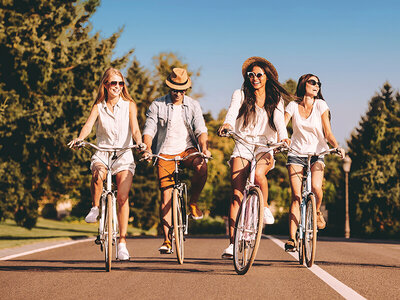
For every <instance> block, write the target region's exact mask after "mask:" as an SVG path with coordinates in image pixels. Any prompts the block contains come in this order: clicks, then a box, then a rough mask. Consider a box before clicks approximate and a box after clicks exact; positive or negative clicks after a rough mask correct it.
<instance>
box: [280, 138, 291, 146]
mask: <svg viewBox="0 0 400 300" xmlns="http://www.w3.org/2000/svg"><path fill="white" fill-rule="evenodd" d="M281 142H284V143H286V145H287V146H288V147H290V144H291V143H292V141H291V140H290V139H282V140H281Z"/></svg>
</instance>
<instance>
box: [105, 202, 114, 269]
mask: <svg viewBox="0 0 400 300" xmlns="http://www.w3.org/2000/svg"><path fill="white" fill-rule="evenodd" d="M105 218H106V224H105V228H104V232H105V241H104V249H105V251H104V253H105V261H106V271H107V272H110V271H111V261H112V241H113V227H112V223H113V209H112V196H111V194H108V195H107V205H106V214H105Z"/></svg>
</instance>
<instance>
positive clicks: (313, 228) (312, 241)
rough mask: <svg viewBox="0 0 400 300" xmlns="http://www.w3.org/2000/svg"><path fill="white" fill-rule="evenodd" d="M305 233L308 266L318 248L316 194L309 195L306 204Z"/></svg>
mask: <svg viewBox="0 0 400 300" xmlns="http://www.w3.org/2000/svg"><path fill="white" fill-rule="evenodd" d="M305 229H306V230H305V233H304V257H305V260H306V264H307V267H311V266H312V265H313V263H314V259H315V252H316V250H317V208H316V202H315V196H314V195H313V194H310V195H308V198H307V204H306V224H305Z"/></svg>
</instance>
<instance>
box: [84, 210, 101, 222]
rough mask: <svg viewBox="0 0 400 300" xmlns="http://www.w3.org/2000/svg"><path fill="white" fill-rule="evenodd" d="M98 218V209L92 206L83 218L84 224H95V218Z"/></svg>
mask: <svg viewBox="0 0 400 300" xmlns="http://www.w3.org/2000/svg"><path fill="white" fill-rule="evenodd" d="M98 216H99V208H98V207H96V206H93V207H92V208H91V209H90V211H89V213H88V214H87V216H86V217H85V221H86V223H96V222H97V217H98Z"/></svg>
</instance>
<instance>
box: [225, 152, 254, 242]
mask: <svg viewBox="0 0 400 300" xmlns="http://www.w3.org/2000/svg"><path fill="white" fill-rule="evenodd" d="M249 165H250V164H249V161H247V160H246V159H244V158H241V157H235V158H233V159H232V160H231V180H232V190H233V196H232V199H231V202H230V205H229V238H230V243H231V244H232V243H233V234H234V228H235V222H236V217H237V214H238V211H239V207H240V204H241V202H242V199H243V191H244V188H245V186H246V180H247V177H248V176H249Z"/></svg>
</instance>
